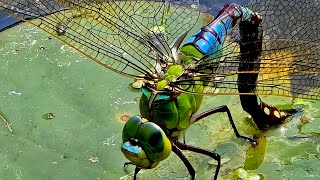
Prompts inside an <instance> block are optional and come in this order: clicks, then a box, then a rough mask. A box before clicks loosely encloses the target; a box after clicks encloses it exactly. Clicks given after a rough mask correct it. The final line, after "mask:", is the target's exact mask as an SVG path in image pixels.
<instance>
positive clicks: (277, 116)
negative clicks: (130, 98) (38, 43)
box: [0, 0, 320, 179]
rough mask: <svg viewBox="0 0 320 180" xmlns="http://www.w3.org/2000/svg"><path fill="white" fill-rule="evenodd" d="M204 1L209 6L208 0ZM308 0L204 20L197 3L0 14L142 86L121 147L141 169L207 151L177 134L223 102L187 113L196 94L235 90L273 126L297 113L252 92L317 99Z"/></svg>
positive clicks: (225, 11)
mask: <svg viewBox="0 0 320 180" xmlns="http://www.w3.org/2000/svg"><path fill="white" fill-rule="evenodd" d="M212 3H214V2H212ZM318 6H319V5H318V4H317V2H316V1H311V0H310V1H309V0H303V1H297V0H293V1H263V0H252V1H249V2H247V3H245V4H242V5H237V4H229V5H225V6H224V7H223V8H222V9H221V11H220V12H219V13H218V14H217V15H216V16H215V17H214V18H213V14H212V13H211V10H210V9H208V8H207V7H205V6H202V4H200V3H199V1H192V0H182V1H177V0H157V1H133V0H132V1H112V0H109V1H107V0H105V1H103V0H94V1H86V0H81V1H69V0H56V1H53V0H52V1H50V0H43V1H29V0H20V1H19V0H2V1H1V2H0V7H1V11H4V12H6V13H8V14H9V15H12V16H15V17H18V18H20V19H23V20H25V21H27V22H29V23H31V24H33V25H35V26H38V27H40V28H41V29H43V30H44V31H47V32H48V33H49V34H51V35H52V36H55V37H56V38H58V39H60V40H62V41H63V42H65V43H66V44H69V45H70V46H72V47H73V48H75V49H76V50H78V51H79V52H81V53H83V54H84V55H86V56H88V57H89V58H90V59H92V60H93V61H94V62H96V63H97V64H99V65H101V66H103V67H105V68H108V69H110V70H112V71H114V72H116V73H118V74H121V75H124V76H127V77H130V78H133V79H134V80H139V81H140V82H141V83H142V86H141V92H142V96H141V99H140V114H141V115H140V116H133V117H131V118H130V119H129V120H128V122H127V123H126V124H125V126H124V128H123V134H122V139H123V144H122V147H121V150H122V152H123V153H124V155H125V156H126V157H127V159H128V160H130V162H128V163H125V166H126V165H128V164H133V165H135V166H136V169H135V173H134V179H136V176H137V174H138V172H139V171H140V170H141V169H151V168H154V167H156V166H157V165H158V164H159V162H161V161H162V160H164V159H166V158H167V157H168V156H169V155H170V153H171V152H174V153H175V154H177V155H178V156H179V158H180V159H181V160H182V161H183V163H184V164H185V165H186V167H187V169H188V171H189V173H190V175H191V178H192V179H194V178H195V171H194V169H193V167H192V165H191V163H190V162H189V161H188V160H187V158H186V157H185V156H184V155H183V153H182V152H181V150H189V151H193V152H197V153H200V154H205V155H208V156H210V157H211V158H213V159H215V160H217V162H218V164H217V167H216V170H215V173H214V179H217V177H218V172H219V169H220V164H221V162H220V161H221V160H220V156H219V155H218V154H217V153H215V152H213V151H210V150H205V149H202V148H199V147H195V146H190V145H187V144H185V142H180V141H179V138H180V136H181V132H183V131H184V130H186V129H187V128H188V127H189V126H190V125H192V124H193V123H195V122H197V121H199V120H202V119H203V118H205V117H207V116H209V115H211V114H214V113H218V112H225V113H227V116H228V119H229V121H230V123H231V125H232V128H233V130H234V132H235V134H236V136H237V137H239V138H242V139H244V140H246V141H248V142H250V143H251V144H252V146H256V145H257V142H256V141H255V140H254V139H252V138H249V137H245V136H242V135H240V134H239V132H238V131H237V128H236V126H235V123H234V122H233V118H232V116H231V113H230V110H229V109H228V107H227V106H221V107H217V108H213V109H211V110H209V111H206V112H203V113H200V114H197V115H196V113H197V110H198V109H199V107H200V105H201V102H202V99H203V96H204V95H230V94H238V95H240V100H241V105H242V107H243V109H244V110H245V111H246V112H248V113H249V114H250V115H251V116H252V118H253V120H254V122H255V123H256V125H257V127H258V128H260V129H265V128H268V127H270V126H274V125H279V124H281V123H283V122H284V120H285V119H286V118H287V117H288V116H290V115H292V114H293V113H295V112H297V110H295V109H288V110H279V109H277V108H276V107H273V106H270V105H268V104H266V103H265V102H263V101H262V100H261V99H260V98H259V97H258V95H275V96H289V97H299V98H307V99H320V77H319V72H320V59H319V55H320V53H319V52H320V51H319V50H320V49H319V45H318V43H320V37H319V34H318V32H319V27H318V24H319V21H320V15H319V13H320V11H319V7H318Z"/></svg>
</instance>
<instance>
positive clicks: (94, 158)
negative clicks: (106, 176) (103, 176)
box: [88, 157, 99, 163]
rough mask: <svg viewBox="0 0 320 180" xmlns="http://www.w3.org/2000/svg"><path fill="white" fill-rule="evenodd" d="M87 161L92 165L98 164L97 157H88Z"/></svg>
mask: <svg viewBox="0 0 320 180" xmlns="http://www.w3.org/2000/svg"><path fill="white" fill-rule="evenodd" d="M88 160H89V161H91V162H92V163H97V162H99V159H98V157H90V158H89V159H88Z"/></svg>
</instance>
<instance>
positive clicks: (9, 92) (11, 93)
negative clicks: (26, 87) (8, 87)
mask: <svg viewBox="0 0 320 180" xmlns="http://www.w3.org/2000/svg"><path fill="white" fill-rule="evenodd" d="M7 93H8V95H11V96H20V95H21V94H22V93H21V92H16V91H7Z"/></svg>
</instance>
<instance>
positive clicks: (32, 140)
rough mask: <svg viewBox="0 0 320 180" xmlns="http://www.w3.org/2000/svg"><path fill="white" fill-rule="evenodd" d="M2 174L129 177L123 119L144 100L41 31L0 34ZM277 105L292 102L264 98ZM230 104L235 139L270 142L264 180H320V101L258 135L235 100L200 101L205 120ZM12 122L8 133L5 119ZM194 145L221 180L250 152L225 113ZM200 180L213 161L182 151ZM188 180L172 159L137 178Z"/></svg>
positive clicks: (209, 173) (192, 131) (208, 123)
mask: <svg viewBox="0 0 320 180" xmlns="http://www.w3.org/2000/svg"><path fill="white" fill-rule="evenodd" d="M0 37H1V38H0V54H1V58H0V64H1V66H0V84H1V88H0V113H1V116H2V119H0V144H1V148H0V162H1V163H0V174H1V178H3V179H108V180H109V179H132V173H133V170H134V168H133V167H128V169H127V171H124V170H123V163H124V162H126V161H127V160H126V159H125V157H124V156H123V154H122V153H121V151H120V146H121V143H122V140H121V133H122V128H123V126H124V122H123V119H125V117H126V116H132V115H135V114H139V109H138V102H139V97H140V93H139V92H132V91H130V90H129V88H128V87H129V85H130V83H132V80H131V79H129V78H126V77H122V76H121V75H118V74H116V73H113V72H111V71H109V70H107V69H104V68H102V67H100V66H98V65H97V64H96V63H94V62H93V61H91V60H88V59H87V58H86V57H84V56H82V55H81V54H80V53H78V52H77V51H75V50H73V49H72V48H70V47H69V46H67V45H65V44H63V43H62V42H60V41H58V40H56V39H54V38H52V37H50V36H49V35H48V34H46V33H44V32H42V31H41V30H39V29H38V28H35V27H33V26H30V25H27V24H20V25H18V26H15V27H13V28H10V29H8V30H6V31H3V32H0ZM262 98H263V100H265V101H266V102H268V103H271V104H273V105H279V106H281V105H287V104H292V99H291V98H281V97H262ZM224 104H225V105H227V106H228V107H229V108H230V110H231V113H232V115H233V117H234V120H235V123H236V125H237V127H238V130H239V132H240V133H241V134H243V135H247V136H253V135H256V134H260V135H261V134H263V135H264V136H266V140H267V146H266V149H265V154H264V155H261V156H264V161H263V163H262V165H261V166H260V167H259V168H258V169H255V170H251V171H248V172H252V173H255V174H261V177H262V176H263V177H264V178H265V179H275V180H276V179H279V180H280V179H290V180H293V179H296V180H298V179H319V178H320V161H319V159H320V112H319V109H320V102H319V101H306V100H304V101H295V102H294V106H295V107H301V108H303V110H304V112H303V113H302V114H297V115H296V116H294V117H293V118H290V119H289V121H288V122H287V123H286V124H284V125H283V126H281V127H279V128H275V129H271V130H268V131H265V132H260V131H258V130H257V129H255V128H254V126H252V125H251V124H250V123H249V122H248V121H247V119H246V117H247V114H246V113H245V112H244V111H243V110H242V108H241V105H240V101H239V97H238V96H215V97H213V96H211V97H206V98H205V100H204V102H203V104H202V106H201V108H200V110H199V113H200V112H203V111H205V110H208V109H210V108H214V107H217V106H220V105H224ZM4 120H5V121H6V122H7V123H8V124H10V125H11V126H10V127H11V128H12V132H11V131H10V128H8V127H7V124H6V123H5V121H4ZM186 142H187V143H188V144H190V145H195V146H199V147H203V148H206V149H210V150H215V151H216V152H217V153H219V154H220V155H222V156H223V163H222V167H221V170H220V174H219V179H232V178H234V171H235V170H236V169H238V168H240V167H243V164H244V161H245V159H246V152H247V150H248V148H249V147H250V145H249V144H248V143H246V142H244V141H243V140H240V139H237V138H236V137H235V135H234V133H233V131H232V128H231V126H230V124H229V123H228V119H227V116H226V114H216V115H212V116H210V117H207V118H205V120H203V121H201V122H199V123H197V124H195V125H193V126H192V127H190V128H189V129H188V131H187V132H186ZM185 154H186V156H187V158H188V159H189V160H190V162H191V164H192V165H193V166H194V168H195V170H196V174H197V179H211V178H212V177H213V174H214V170H215V163H214V161H212V159H210V158H208V157H205V156H203V155H198V154H194V153H190V152H186V153H185ZM151 178H152V179H189V176H188V172H187V169H186V168H185V166H184V165H183V163H182V162H181V161H180V160H179V158H178V157H176V156H175V155H174V154H173V153H172V154H171V155H170V156H169V158H168V159H167V160H165V161H163V162H162V163H160V165H159V166H158V167H157V168H155V169H153V170H143V171H142V172H140V173H139V174H138V179H141V180H142V179H151Z"/></svg>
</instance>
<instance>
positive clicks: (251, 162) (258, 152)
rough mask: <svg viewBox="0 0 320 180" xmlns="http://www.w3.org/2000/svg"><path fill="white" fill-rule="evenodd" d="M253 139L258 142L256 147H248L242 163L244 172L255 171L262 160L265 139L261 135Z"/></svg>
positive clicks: (265, 143)
mask: <svg viewBox="0 0 320 180" xmlns="http://www.w3.org/2000/svg"><path fill="white" fill-rule="evenodd" d="M255 139H256V141H257V142H258V145H257V146H256V147H252V146H250V147H249V149H248V151H247V154H246V159H245V162H244V169H246V170H254V169H257V168H258V167H260V165H261V164H262V162H263V159H264V154H265V150H266V145H267V139H266V137H265V136H264V135H263V134H259V135H256V136H255Z"/></svg>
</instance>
